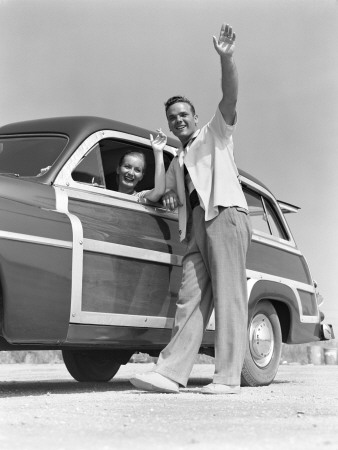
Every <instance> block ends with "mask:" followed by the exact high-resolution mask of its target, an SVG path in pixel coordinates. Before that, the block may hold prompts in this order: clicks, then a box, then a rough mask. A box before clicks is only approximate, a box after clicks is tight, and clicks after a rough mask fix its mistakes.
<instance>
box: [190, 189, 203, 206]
mask: <svg viewBox="0 0 338 450" xmlns="http://www.w3.org/2000/svg"><path fill="white" fill-rule="evenodd" d="M189 201H190V206H191V209H194V208H195V207H196V206H199V205H200V200H199V198H198V194H197V191H196V189H194V190H193V191H192V193H191V194H190V195H189Z"/></svg>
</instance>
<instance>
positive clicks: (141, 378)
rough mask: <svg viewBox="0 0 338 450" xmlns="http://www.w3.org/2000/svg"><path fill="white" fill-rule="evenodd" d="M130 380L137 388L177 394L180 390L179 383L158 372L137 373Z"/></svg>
mask: <svg viewBox="0 0 338 450" xmlns="http://www.w3.org/2000/svg"><path fill="white" fill-rule="evenodd" d="M130 382H131V384H132V385H133V386H135V387H136V388H137V389H141V390H143V391H152V392H167V393H173V394H177V393H178V392H179V387H178V383H176V381H173V380H170V379H169V378H167V377H165V376H163V375H161V374H160V373H157V372H148V373H142V374H140V375H135V376H134V377H132V378H131V379H130Z"/></svg>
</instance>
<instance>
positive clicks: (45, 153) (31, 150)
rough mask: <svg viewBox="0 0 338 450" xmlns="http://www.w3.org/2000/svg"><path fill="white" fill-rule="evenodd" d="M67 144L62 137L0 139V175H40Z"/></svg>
mask: <svg viewBox="0 0 338 450" xmlns="http://www.w3.org/2000/svg"><path fill="white" fill-rule="evenodd" d="M66 144H67V138H65V137H63V136H23V137H15V138H14V137H13V138H4V139H0V173H6V174H7V173H11V174H16V175H19V176H24V177H35V176H39V175H42V174H43V173H45V172H46V171H48V169H49V168H50V166H52V165H53V163H54V162H55V161H56V159H57V158H58V157H59V156H60V154H61V152H62V150H63V149H64V148H65V146H66Z"/></svg>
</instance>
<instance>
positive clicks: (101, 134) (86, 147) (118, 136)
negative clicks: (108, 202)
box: [54, 130, 176, 206]
mask: <svg viewBox="0 0 338 450" xmlns="http://www.w3.org/2000/svg"><path fill="white" fill-rule="evenodd" d="M106 139H114V140H117V141H121V142H125V143H127V144H128V143H129V144H131V145H136V146H139V147H143V148H144V149H149V150H150V151H152V148H151V145H150V143H149V139H146V138H143V137H140V136H135V135H131V134H128V133H123V132H120V131H113V130H101V131H97V132H95V133H93V134H91V135H90V136H88V137H87V138H86V139H85V140H84V141H83V143H82V144H81V145H80V146H79V147H78V148H77V149H76V150H75V151H74V153H73V154H72V155H71V157H70V158H69V159H68V161H67V162H66V163H65V164H64V166H63V168H62V169H61V170H60V172H59V174H58V175H57V177H56V179H55V182H54V185H56V186H65V187H67V188H73V189H76V190H78V189H79V190H82V191H87V192H91V193H96V194H100V195H105V196H109V197H118V198H122V199H125V200H129V201H131V202H135V203H144V202H146V201H145V200H144V199H139V198H138V197H136V196H133V195H129V194H124V193H122V192H118V191H115V190H110V189H106V188H102V187H98V186H95V185H91V184H86V183H82V182H78V181H75V180H74V179H73V178H72V172H73V171H74V169H75V168H76V167H77V166H78V165H79V163H80V162H81V161H82V160H83V159H84V158H85V156H86V155H88V154H89V153H90V152H91V150H92V149H93V148H94V147H95V145H97V144H98V145H99V143H100V141H102V140H106ZM140 150H142V149H140ZM164 151H165V153H167V154H168V155H169V157H170V158H171V159H172V158H173V157H174V156H175V155H176V149H175V148H174V147H171V146H170V145H166V146H165V148H164ZM101 161H102V157H101ZM146 203H149V204H150V205H151V202H146ZM156 205H157V206H158V204H157V203H156V204H155V203H154V206H156Z"/></svg>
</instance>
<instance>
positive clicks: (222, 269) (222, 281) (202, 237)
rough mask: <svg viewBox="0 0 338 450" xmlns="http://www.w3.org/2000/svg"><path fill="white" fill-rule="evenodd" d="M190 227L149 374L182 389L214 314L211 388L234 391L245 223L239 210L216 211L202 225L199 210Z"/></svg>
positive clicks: (241, 339) (243, 321) (247, 235)
mask: <svg viewBox="0 0 338 450" xmlns="http://www.w3.org/2000/svg"><path fill="white" fill-rule="evenodd" d="M191 227H192V229H191V237H190V240H189V243H188V248H187V253H186V255H185V256H184V258H183V276H182V284H181V287H180V291H179V297H178V301H177V309H176V316H175V322H174V327H173V332H172V338H171V341H170V342H169V344H168V345H167V346H166V347H165V348H164V349H163V351H162V352H161V354H160V356H159V359H158V362H157V365H156V368H155V371H156V372H158V373H160V374H162V375H164V376H166V377H168V378H170V379H172V380H174V381H176V382H177V383H179V384H181V385H183V386H186V385H187V382H188V378H189V375H190V372H191V370H192V367H193V365H194V362H195V358H196V355H197V353H198V351H199V348H200V346H201V342H202V338H203V333H204V331H205V328H206V326H207V324H208V321H209V318H210V315H211V312H212V309H213V308H214V310H215V373H214V378H213V382H214V383H221V384H227V385H239V384H240V376H241V370H242V365H243V361H244V356H245V350H246V341H247V320H248V299H247V279H246V253H247V250H248V247H249V244H250V241H251V223H250V219H249V216H248V213H247V212H246V210H244V209H243V208H236V207H229V208H224V207H219V215H218V216H217V217H215V218H214V219H212V220H210V221H207V222H206V221H205V219H204V210H203V209H202V208H201V207H200V206H197V207H195V208H194V209H193V211H192V224H191Z"/></svg>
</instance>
